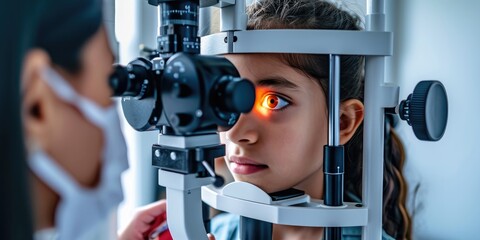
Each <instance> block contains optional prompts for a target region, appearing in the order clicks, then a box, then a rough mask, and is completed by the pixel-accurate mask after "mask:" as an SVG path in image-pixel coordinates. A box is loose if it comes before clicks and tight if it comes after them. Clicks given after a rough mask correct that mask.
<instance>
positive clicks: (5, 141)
mask: <svg viewBox="0 0 480 240" xmlns="http://www.w3.org/2000/svg"><path fill="white" fill-rule="evenodd" d="M39 2H40V1H36V0H22V1H7V2H4V3H2V7H0V29H2V37H1V38H0V53H1V57H0V73H1V75H0V96H1V99H2V101H0V115H1V117H0V160H1V167H0V183H1V185H0V186H1V187H0V192H2V197H1V198H0V216H2V218H3V219H4V220H3V221H2V224H1V227H0V232H1V235H2V239H32V236H33V235H32V232H33V224H32V217H31V216H32V213H31V206H30V188H29V179H28V174H27V169H28V168H27V164H26V161H25V159H26V158H25V148H24V146H25V145H24V141H23V128H22V120H21V107H20V106H21V104H20V103H21V95H20V93H21V91H20V86H21V84H20V82H21V81H20V72H21V69H22V62H23V56H24V54H25V52H26V51H27V49H29V48H30V47H31V44H32V41H31V40H32V35H33V29H35V23H36V22H37V21H38V18H37V17H38V3H39Z"/></svg>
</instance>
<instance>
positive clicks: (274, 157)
mask: <svg viewBox="0 0 480 240" xmlns="http://www.w3.org/2000/svg"><path fill="white" fill-rule="evenodd" d="M226 58H228V59H229V60H230V61H231V62H232V63H233V64H234V65H235V67H236V68H237V69H238V71H239V72H240V75H241V76H242V77H243V78H247V79H249V80H251V81H252V82H253V83H254V84H255V86H256V102H255V105H254V108H253V110H252V111H251V112H250V113H248V114H242V115H241V117H240V119H239V121H238V122H237V124H236V125H235V126H234V127H233V128H232V129H230V130H229V131H227V132H225V133H222V134H221V136H222V141H224V143H225V144H226V147H227V153H226V156H225V161H226V163H227V166H228V168H229V170H230V172H231V173H232V174H233V176H234V178H235V180H237V181H245V182H249V183H252V184H254V185H257V186H258V187H260V188H262V189H263V190H264V191H266V192H270V193H271V192H276V191H280V190H284V189H288V188H291V187H295V188H298V189H302V190H304V191H308V192H309V194H310V195H312V196H314V197H321V195H322V182H323V146H324V145H326V143H327V126H328V123H327V116H328V111H327V107H326V103H325V94H324V92H323V91H322V89H321V88H320V86H319V85H318V83H317V82H316V81H315V80H314V79H312V78H310V77H309V76H307V75H305V74H303V73H302V72H300V71H298V70H296V69H294V68H292V67H290V66H288V65H286V64H284V63H283V62H282V61H281V60H280V59H279V58H278V57H276V56H275V55H268V54H238V55H227V56H226Z"/></svg>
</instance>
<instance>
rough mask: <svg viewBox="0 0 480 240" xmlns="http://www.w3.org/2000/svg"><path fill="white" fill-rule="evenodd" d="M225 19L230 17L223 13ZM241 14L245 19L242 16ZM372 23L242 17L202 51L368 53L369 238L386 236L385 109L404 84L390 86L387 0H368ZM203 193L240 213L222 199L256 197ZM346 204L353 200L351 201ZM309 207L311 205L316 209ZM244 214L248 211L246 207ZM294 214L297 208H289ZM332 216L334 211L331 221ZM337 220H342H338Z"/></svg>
mask: <svg viewBox="0 0 480 240" xmlns="http://www.w3.org/2000/svg"><path fill="white" fill-rule="evenodd" d="M237 2H238V1H237ZM242 7H243V8H244V6H240V7H237V8H236V12H235V13H236V14H240V15H242V14H245V13H244V12H243V13H242V12H240V11H241V10H242ZM234 16H236V15H234ZM232 17H233V16H232ZM222 19H224V18H223V17H222ZM236 19H243V18H241V17H240V18H238V17H237V18H236ZM366 23H367V28H366V31H340V30H254V31H235V30H245V28H242V26H243V25H242V24H238V21H237V24H238V26H240V27H234V28H233V29H223V28H222V31H227V32H224V33H218V34H213V35H210V36H206V37H203V38H202V45H201V53H202V54H227V53H255V52H262V53H266V52H267V53H280V52H283V53H284V52H289V53H310V54H312V53H313V54H333V55H365V56H366V67H365V68H366V76H365V94H364V98H365V101H364V104H365V119H364V151H363V169H364V170H363V189H362V193H363V194H362V196H363V199H362V201H363V202H362V204H363V207H362V209H365V210H366V211H367V214H366V215H367V222H366V223H365V224H358V226H363V234H362V239H364V240H367V239H368V240H369V239H381V236H382V200H383V151H384V149H383V146H384V128H383V124H384V113H385V112H384V111H385V108H390V107H395V106H396V105H397V102H398V93H399V88H398V86H396V85H387V84H386V83H385V57H386V56H390V55H392V52H393V41H392V39H393V38H392V34H391V33H389V32H385V10H384V0H367V16H366ZM233 25H235V24H233ZM233 25H232V26H233ZM239 28H240V29H239ZM286 49H288V50H286ZM202 198H203V200H204V201H206V202H207V203H209V204H211V206H212V207H216V208H218V209H220V210H226V211H230V212H235V213H240V211H241V210H239V209H240V207H238V206H239V205H232V206H237V207H235V208H231V207H228V206H227V205H228V204H223V203H221V202H222V201H225V202H226V203H228V201H231V202H232V204H233V202H234V203H235V204H243V205H245V207H248V206H250V205H251V202H250V203H247V202H248V201H246V200H241V199H235V200H232V199H228V198H226V196H223V195H222V194H221V193H219V192H214V191H211V190H209V189H208V188H205V187H204V188H203V189H202ZM249 204H250V205H249ZM346 204H347V205H348V203H346ZM243 205H242V206H243ZM247 205H248V206H247ZM250 207H252V206H250ZM262 207H263V208H265V209H268V208H269V207H276V208H277V210H276V211H277V212H275V211H273V212H271V214H274V216H278V215H276V214H280V212H281V211H284V209H289V208H290V209H292V208H295V209H294V210H295V211H302V210H299V209H298V207H284V206H282V207H280V206H273V205H271V206H269V205H265V206H262ZM247 209H249V208H247ZM252 209H256V208H252ZM307 209H308V210H311V209H310V208H307ZM348 210H350V209H349V208H343V209H342V208H335V210H334V211H338V212H337V214H333V215H328V214H327V215H322V216H325V219H324V220H325V221H324V222H323V224H321V225H322V226H345V225H343V223H345V222H346V221H348V217H347V216H348V215H349V214H351V213H346V212H347V211H348ZM269 211H270V210H269ZM285 211H286V210H285ZM312 211H313V210H312ZM329 211H330V210H329ZM342 211H345V213H346V215H344V214H342ZM250 212H253V211H250ZM242 214H248V213H243V212H242ZM288 214H294V213H293V212H288ZM305 214H306V212H305ZM264 215H265V214H264ZM250 216H252V215H250ZM326 216H328V220H327V217H326ZM257 217H258V218H259V219H260V220H267V221H268V220H269V219H267V217H266V216H257ZM270 220H272V219H270ZM273 220H274V219H273ZM277 220H278V219H277ZM312 221H313V220H312ZM315 221H319V222H322V221H323V220H321V219H317V220H315ZM332 223H335V224H336V225H332ZM359 223H360V222H359ZM317 226H319V225H317Z"/></svg>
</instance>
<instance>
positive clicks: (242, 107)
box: [214, 76, 255, 113]
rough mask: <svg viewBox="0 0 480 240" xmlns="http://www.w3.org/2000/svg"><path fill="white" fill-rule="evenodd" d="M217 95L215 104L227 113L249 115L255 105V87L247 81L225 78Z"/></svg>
mask: <svg viewBox="0 0 480 240" xmlns="http://www.w3.org/2000/svg"><path fill="white" fill-rule="evenodd" d="M215 94H216V95H217V96H216V98H215V100H216V101H215V103H214V104H215V105H217V106H218V107H219V108H220V109H221V110H222V111H226V112H235V113H247V112H250V110H252V107H253V104H254V103H255V86H254V85H253V83H252V82H250V81H248V80H246V79H241V78H234V77H232V76H225V77H224V78H223V79H222V80H220V81H219V88H218V89H217V91H216V92H215Z"/></svg>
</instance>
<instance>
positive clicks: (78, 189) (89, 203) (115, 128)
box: [29, 69, 128, 239]
mask: <svg viewBox="0 0 480 240" xmlns="http://www.w3.org/2000/svg"><path fill="white" fill-rule="evenodd" d="M44 78H45V79H46V82H47V83H48V85H49V86H50V88H51V89H52V90H53V91H54V92H55V94H56V95H57V96H58V97H59V98H60V99H62V100H63V101H65V102H67V103H69V104H72V105H75V106H76V107H77V108H78V110H79V111H80V112H81V113H82V114H83V116H84V117H85V118H86V119H87V120H88V121H90V122H91V123H92V124H94V125H95V126H97V127H98V128H100V129H102V131H103V137H104V144H105V145H104V148H103V153H102V157H103V158H102V160H103V162H102V169H101V176H100V182H99V185H98V186H97V187H96V188H93V189H89V188H85V187H83V186H81V185H79V184H78V183H77V182H76V181H75V179H74V178H73V177H72V176H70V175H69V174H68V172H66V171H65V170H64V169H63V168H62V167H61V166H59V165H58V164H57V162H56V161H55V160H53V159H52V158H51V157H50V156H49V155H47V154H46V153H45V152H44V151H43V150H42V149H37V150H35V151H34V152H32V153H31V154H30V155H29V165H30V168H31V169H32V171H33V172H34V173H35V174H36V175H37V176H38V177H39V178H40V179H42V180H43V181H44V182H45V183H46V184H48V185H49V186H50V187H51V188H52V189H53V190H54V191H56V192H57V193H58V194H59V195H60V198H61V199H60V203H59V205H58V207H57V209H56V213H55V228H56V231H57V233H58V236H59V239H86V238H87V236H93V235H98V234H92V230H93V229H98V227H97V226H102V225H105V223H104V222H105V221H108V218H109V216H111V214H112V211H115V210H116V207H117V205H118V204H119V203H120V202H121V201H122V200H123V191H122V186H121V179H120V178H121V173H122V172H123V171H124V170H126V169H127V168H128V161H127V150H126V148H127V147H126V144H125V140H124V138H123V135H122V132H121V129H120V122H119V119H118V115H117V111H116V107H115V106H111V107H108V108H102V107H100V106H98V105H97V104H96V103H95V102H93V101H91V100H89V99H87V98H85V97H83V96H81V95H80V94H78V93H77V92H76V91H75V90H74V89H73V88H72V87H71V86H70V85H69V84H68V83H67V82H66V81H65V80H64V79H63V78H62V77H61V76H60V75H59V74H58V73H56V72H55V71H54V70H53V69H47V70H46V71H45V75H44ZM72 137H75V136H72ZM79 164H81V163H79ZM99 230H101V229H99ZM107 230H108V229H104V230H103V231H107ZM95 231H96V230H95Z"/></svg>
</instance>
